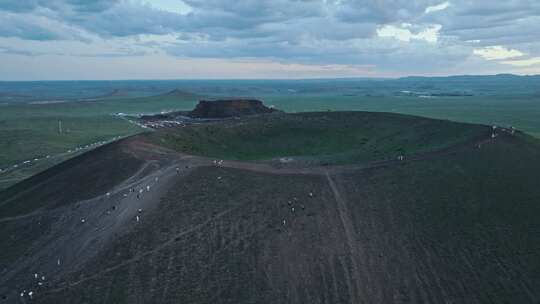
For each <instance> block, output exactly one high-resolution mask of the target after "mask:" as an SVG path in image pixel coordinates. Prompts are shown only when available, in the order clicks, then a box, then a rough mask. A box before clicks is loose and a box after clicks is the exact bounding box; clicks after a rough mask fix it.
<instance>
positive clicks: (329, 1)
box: [0, 0, 540, 80]
mask: <svg viewBox="0 0 540 304" xmlns="http://www.w3.org/2000/svg"><path fill="white" fill-rule="evenodd" d="M495 73H516V74H540V1H538V0H505V1H493V0H449V1H444V0H183V1H182V0H0V80H41V79H181V78H310V77H399V76H405V75H453V74H495Z"/></svg>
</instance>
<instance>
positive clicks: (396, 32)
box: [377, 23, 442, 43]
mask: <svg viewBox="0 0 540 304" xmlns="http://www.w3.org/2000/svg"><path fill="white" fill-rule="evenodd" d="M413 27H414V26H413V25H412V24H409V23H403V24H401V26H399V27H398V26H395V25H385V26H383V27H380V28H379V29H378V30H377V36H379V37H390V38H394V39H397V40H400V41H407V42H409V41H411V40H424V41H427V42H430V43H435V42H437V40H438V39H439V31H440V30H441V28H442V27H441V25H440V24H432V25H429V26H427V27H426V28H424V29H422V30H420V31H418V32H417V33H413V32H412V31H411V28H413Z"/></svg>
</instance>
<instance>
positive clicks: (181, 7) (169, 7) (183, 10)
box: [143, 0, 192, 15]
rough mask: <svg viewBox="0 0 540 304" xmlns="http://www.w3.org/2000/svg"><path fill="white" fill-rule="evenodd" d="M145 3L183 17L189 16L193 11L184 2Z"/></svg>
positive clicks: (153, 1)
mask: <svg viewBox="0 0 540 304" xmlns="http://www.w3.org/2000/svg"><path fill="white" fill-rule="evenodd" d="M143 3H145V4H147V5H150V6H151V7H153V8H155V9H159V10H163V11H167V12H171V13H177V14H181V15H185V14H188V13H190V12H191V11H192V8H191V7H190V6H189V5H187V4H186V3H185V2H184V1H182V0H152V1H150V0H145V1H143Z"/></svg>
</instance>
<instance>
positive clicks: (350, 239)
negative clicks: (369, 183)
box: [325, 172, 363, 303]
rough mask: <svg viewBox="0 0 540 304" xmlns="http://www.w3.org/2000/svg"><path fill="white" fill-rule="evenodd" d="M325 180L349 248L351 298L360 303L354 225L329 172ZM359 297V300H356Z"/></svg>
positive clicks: (360, 289)
mask: <svg viewBox="0 0 540 304" xmlns="http://www.w3.org/2000/svg"><path fill="white" fill-rule="evenodd" d="M325 175H326V180H327V181H328V185H329V186H330V189H331V190H332V193H333V194H334V199H335V200H336V204H337V210H338V213H339V218H340V220H341V224H342V225H343V231H344V232H345V238H346V239H347V247H349V251H350V257H351V264H352V268H353V269H352V277H353V278H354V283H355V285H356V286H355V287H356V291H357V292H356V294H352V289H351V294H352V295H351V296H352V297H353V299H354V302H355V303H360V299H361V298H363V297H360V293H361V291H362V286H361V285H360V270H359V268H358V264H357V263H356V258H355V257H357V256H358V248H357V246H356V240H355V235H356V233H355V231H354V225H353V222H352V220H351V218H350V216H349V214H350V212H349V208H348V207H347V202H346V201H345V200H344V199H343V196H342V195H341V193H340V192H339V189H338V187H337V185H336V183H335V182H334V180H333V179H332V177H331V176H330V173H329V172H326V173H325ZM358 297H360V299H359V298H358Z"/></svg>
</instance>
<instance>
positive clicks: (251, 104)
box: [189, 99, 275, 118]
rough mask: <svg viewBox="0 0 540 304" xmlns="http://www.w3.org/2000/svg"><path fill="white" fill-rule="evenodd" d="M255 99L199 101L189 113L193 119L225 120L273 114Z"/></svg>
mask: <svg viewBox="0 0 540 304" xmlns="http://www.w3.org/2000/svg"><path fill="white" fill-rule="evenodd" d="M274 111H275V110H274V109H271V108H268V107H266V106H265V105H263V103H262V101H260V100H256V99H223V100H213V101H208V100H201V101H199V103H198V104H197V106H196V107H195V109H193V111H191V112H190V113H189V116H190V117H193V118H227V117H239V116H246V115H255V114H266V113H272V112H274Z"/></svg>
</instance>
